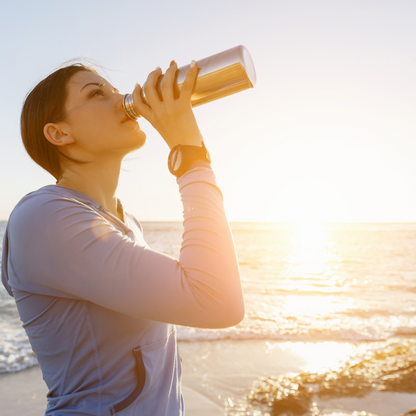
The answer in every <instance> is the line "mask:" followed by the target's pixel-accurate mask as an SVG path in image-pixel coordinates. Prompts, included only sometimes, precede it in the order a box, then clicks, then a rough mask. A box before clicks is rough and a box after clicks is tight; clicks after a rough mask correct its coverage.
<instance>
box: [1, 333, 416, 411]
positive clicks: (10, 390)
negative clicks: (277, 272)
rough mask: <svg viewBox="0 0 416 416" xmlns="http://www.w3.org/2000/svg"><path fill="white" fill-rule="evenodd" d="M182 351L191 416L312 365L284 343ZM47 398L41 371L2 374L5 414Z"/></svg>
mask: <svg viewBox="0 0 416 416" xmlns="http://www.w3.org/2000/svg"><path fill="white" fill-rule="evenodd" d="M179 347H180V351H181V355H182V358H183V380H182V388H183V395H184V398H185V411H186V416H223V415H225V414H226V413H228V414H231V412H232V411H233V408H234V407H236V406H238V402H239V401H240V400H242V399H243V397H244V395H246V394H247V393H249V391H250V387H251V384H252V382H253V380H254V379H256V378H258V377H261V376H263V375H264V374H274V375H276V376H278V375H284V374H294V373H298V372H302V371H304V370H305V369H307V368H308V366H309V363H308V361H307V359H305V357H302V356H301V355H300V354H299V353H297V352H295V351H294V350H291V349H290V348H288V346H287V345H285V343H281V342H274V343H273V341H264V340H261V341H259V340H245V341H220V342H216V341H214V342H211V341H202V342H200V341H199V342H198V341H197V342H180V343H179ZM330 359H331V358H330V357H329V358H328V361H329V360H330ZM46 393H47V389H46V385H45V383H44V382H43V380H42V376H41V372H40V369H39V367H37V366H35V367H32V368H30V369H26V370H24V371H20V372H17V373H12V374H3V375H0V403H1V414H2V416H20V415H27V416H39V415H42V414H43V413H44V410H45V408H46ZM415 405H416V394H415V393H413V394H412V393H399V392H372V393H370V394H368V395H365V396H364V397H345V398H334V399H328V400H322V401H320V402H318V406H319V408H320V411H321V413H319V414H327V415H334V416H335V415H337V416H341V415H350V414H352V413H353V412H354V411H360V412H362V411H366V412H368V413H371V414H374V415H377V416H395V415H398V414H400V413H402V412H405V411H406V410H408V409H410V408H411V407H414V406H415ZM246 414H247V413H246ZM250 414H251V415H255V413H250ZM262 414H263V413H262ZM258 415H260V413H258Z"/></svg>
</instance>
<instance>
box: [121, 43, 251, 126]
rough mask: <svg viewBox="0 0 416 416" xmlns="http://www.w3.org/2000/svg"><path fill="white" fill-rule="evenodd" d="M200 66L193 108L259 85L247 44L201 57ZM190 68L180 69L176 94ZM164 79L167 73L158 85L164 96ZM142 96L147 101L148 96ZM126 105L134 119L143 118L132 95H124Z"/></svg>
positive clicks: (187, 66)
mask: <svg viewBox="0 0 416 416" xmlns="http://www.w3.org/2000/svg"><path fill="white" fill-rule="evenodd" d="M197 65H198V68H199V72H198V78H197V80H196V83H195V88H194V91H193V93H192V97H191V105H192V107H196V106H198V105H202V104H205V103H209V102H210V101H214V100H218V99H219V98H222V97H226V96H227V95H231V94H235V93H237V92H240V91H244V90H246V89H248V88H253V87H254V85H255V84H256V70H255V69H254V63H253V60H252V59H251V56H250V53H249V52H248V50H247V48H246V47H245V46H243V45H240V46H236V47H234V48H231V49H228V50H226V51H223V52H220V53H217V54H215V55H212V56H208V58H204V59H200V60H199V61H197ZM189 67H190V65H186V66H182V67H180V68H178V70H177V71H176V80H177V83H176V84H175V86H174V89H175V95H176V96H179V92H180V90H181V88H182V84H183V82H184V80H185V77H186V74H187V72H188V70H189ZM162 79H163V75H161V76H160V77H159V79H158V82H157V87H156V89H157V92H158V94H159V96H160V97H162V95H161V94H162V93H161V84H162ZM142 92H143V89H142ZM142 99H143V101H144V102H147V100H146V97H145V96H144V95H143V96H142ZM123 104H124V110H125V111H126V113H127V115H128V116H129V117H130V118H132V119H137V118H138V117H140V115H138V114H137V113H136V112H135V111H134V107H133V97H132V94H126V95H125V96H124V101H123Z"/></svg>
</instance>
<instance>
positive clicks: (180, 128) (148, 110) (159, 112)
mask: <svg viewBox="0 0 416 416" xmlns="http://www.w3.org/2000/svg"><path fill="white" fill-rule="evenodd" d="M177 69H178V65H177V64H176V62H175V61H172V62H171V63H170V66H169V68H168V70H167V71H166V73H165V75H164V77H163V81H162V97H163V100H161V99H160V98H159V95H158V93H157V91H156V85H157V81H158V78H159V77H160V76H161V75H162V70H161V69H160V67H158V68H156V70H154V71H153V72H151V73H150V74H149V76H148V77H147V80H146V83H145V86H144V92H145V95H146V99H147V101H148V103H149V105H147V104H145V103H144V102H143V100H142V97H141V87H140V85H137V86H136V88H135V89H134V91H133V100H134V108H135V110H136V112H137V113H138V114H140V115H142V116H143V117H144V118H145V119H146V120H147V121H149V122H150V123H151V124H152V126H153V127H154V128H155V129H156V130H157V131H158V132H159V133H160V135H161V136H162V137H163V139H164V140H165V142H166V143H167V145H168V146H169V148H170V149H172V148H173V147H175V146H176V145H178V144H183V145H192V146H201V143H202V135H201V132H200V131H199V128H198V124H197V122H196V119H195V116H194V113H193V111H192V107H191V95H192V89H193V87H194V84H195V80H196V78H197V75H198V67H197V66H196V64H195V61H192V64H191V67H190V68H189V71H188V73H187V74H186V78H185V81H184V83H183V85H182V88H181V90H180V95H179V98H176V99H175V97H174V90H173V87H174V82H175V75H176V71H177Z"/></svg>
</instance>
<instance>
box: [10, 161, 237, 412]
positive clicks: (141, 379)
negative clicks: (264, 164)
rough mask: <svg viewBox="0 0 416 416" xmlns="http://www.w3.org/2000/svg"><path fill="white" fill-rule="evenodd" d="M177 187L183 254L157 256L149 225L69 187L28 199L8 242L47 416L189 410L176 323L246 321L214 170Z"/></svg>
mask: <svg viewBox="0 0 416 416" xmlns="http://www.w3.org/2000/svg"><path fill="white" fill-rule="evenodd" d="M177 183H178V185H179V190H180V194H181V198H182V203H183V215H184V233H183V241H182V246H181V251H180V256H179V259H175V258H172V257H170V256H168V255H166V254H163V253H161V252H157V251H155V250H152V249H151V248H150V247H149V246H148V245H147V244H146V242H145V241H144V239H143V234H142V228H141V226H140V224H139V222H138V221H137V220H136V219H135V218H134V217H133V216H132V215H129V214H127V213H125V212H124V211H123V216H124V217H123V221H121V220H119V219H118V218H116V217H115V216H114V215H112V214H111V213H109V212H108V211H107V210H105V209H104V208H103V207H101V206H100V205H99V204H98V202H96V201H95V200H94V199H92V198H90V197H88V196H86V195H84V194H82V193H80V192H77V191H74V190H70V189H67V188H63V187H60V186H57V185H50V186H45V187H43V188H41V189H39V190H37V191H35V192H32V193H29V194H28V195H26V196H25V197H24V198H23V199H22V200H21V201H20V202H19V203H18V204H17V206H16V207H15V209H14V210H13V212H12V214H11V216H10V219H9V222H8V224H7V229H6V233H5V236H4V244H3V259H2V280H3V284H4V286H5V287H6V289H7V290H8V292H9V293H10V295H12V296H14V297H15V300H16V304H17V307H18V310H19V314H20V318H21V320H22V322H23V327H24V328H25V330H26V332H27V334H28V337H29V340H30V342H31V345H32V348H33V351H34V352H35V354H36V356H37V358H38V361H39V364H40V367H41V369H42V373H43V378H44V380H45V382H46V384H47V385H48V388H49V393H48V406H47V410H46V413H45V415H54V416H57V415H62V416H63V415H101V416H106V415H115V414H117V415H121V414H122V415H123V416H130V415H135V416H137V415H139V416H140V415H160V416H164V415H166V416H176V415H183V413H184V404H183V398H182V394H181V388H180V379H181V362H180V356H179V353H178V348H177V342H176V331H175V324H179V325H187V326H194V327H203V328H222V327H227V326H232V325H235V324H237V323H238V322H240V321H241V320H242V319H243V316H244V302H243V295H242V288H241V282H240V275H239V269H238V261H237V256H236V252H235V247H234V242H233V238H232V234H231V231H230V227H229V224H228V221H227V218H226V215H225V212H224V207H223V201H222V194H221V191H220V190H219V188H218V187H217V185H216V182H215V176H214V174H213V171H212V170H211V168H210V167H209V165H208V164H203V163H202V164H199V166H198V165H197V166H196V167H194V168H193V169H191V170H190V171H188V172H187V173H185V174H184V175H182V176H181V177H180V178H178V180H177Z"/></svg>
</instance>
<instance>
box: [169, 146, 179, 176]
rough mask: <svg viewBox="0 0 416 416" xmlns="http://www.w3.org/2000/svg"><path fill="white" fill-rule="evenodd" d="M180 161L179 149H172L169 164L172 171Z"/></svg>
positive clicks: (177, 166) (175, 169)
mask: <svg viewBox="0 0 416 416" xmlns="http://www.w3.org/2000/svg"><path fill="white" fill-rule="evenodd" d="M181 163H182V153H181V151H180V150H179V149H174V151H173V152H172V155H171V159H170V166H171V169H172V171H174V172H176V171H177V170H178V169H179V168H180V166H181Z"/></svg>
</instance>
